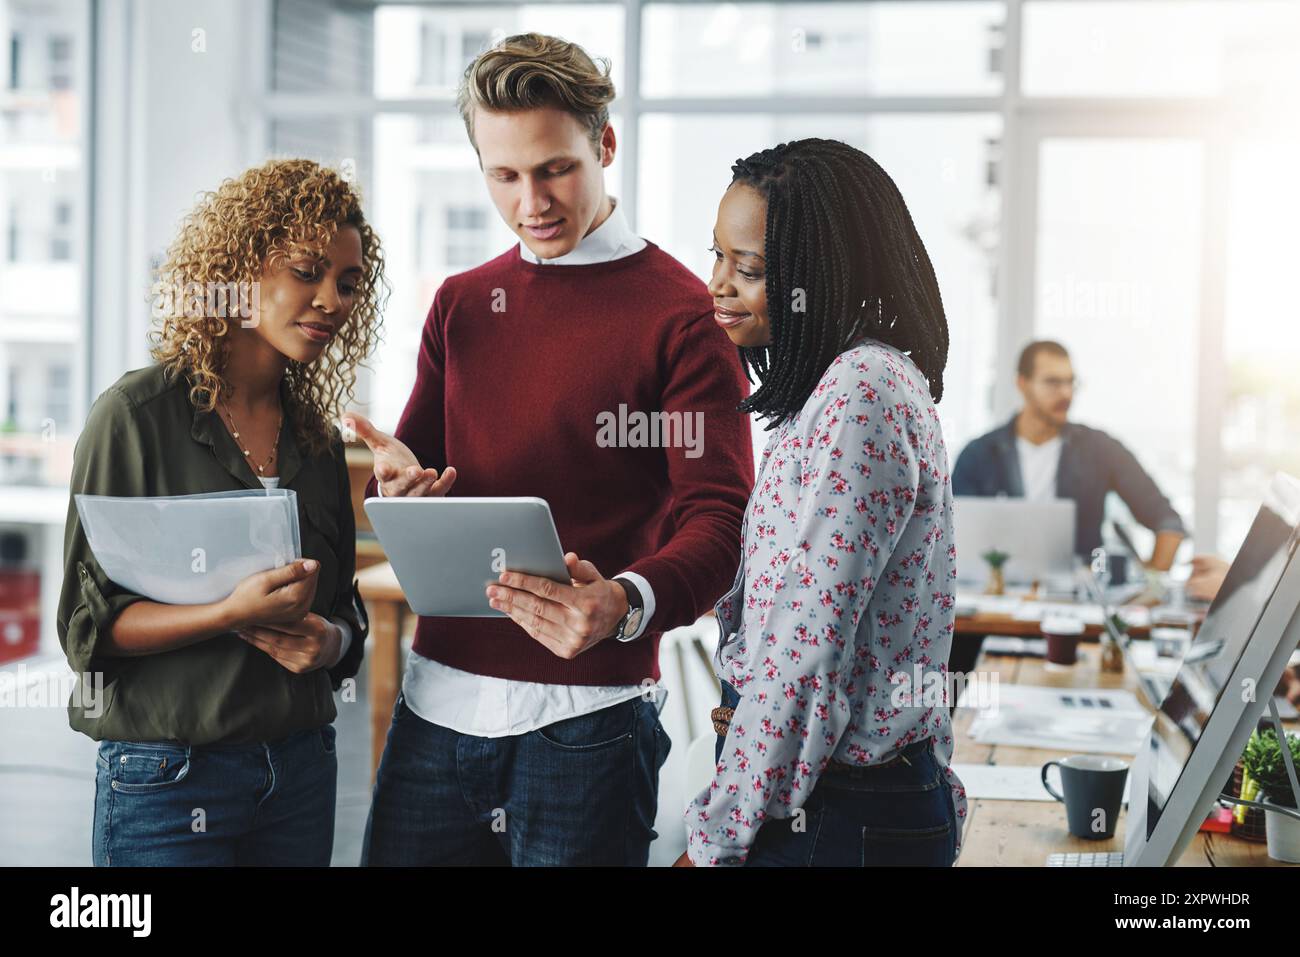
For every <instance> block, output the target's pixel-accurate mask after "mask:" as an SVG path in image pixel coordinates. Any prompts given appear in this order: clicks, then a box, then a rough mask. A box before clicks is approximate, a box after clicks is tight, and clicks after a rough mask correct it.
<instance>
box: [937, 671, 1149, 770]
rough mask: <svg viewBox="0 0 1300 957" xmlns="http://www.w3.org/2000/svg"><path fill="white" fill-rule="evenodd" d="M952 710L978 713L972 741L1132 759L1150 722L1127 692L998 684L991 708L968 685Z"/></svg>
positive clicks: (972, 731)
mask: <svg viewBox="0 0 1300 957" xmlns="http://www.w3.org/2000/svg"><path fill="white" fill-rule="evenodd" d="M983 694H984V695H986V696H987V694H988V692H987V691H983ZM957 707H959V708H963V707H978V710H977V712H976V714H975V718H974V720H972V721H971V726H970V736H971V737H972V738H973V739H974V740H976V741H979V742H982V743H984V744H1008V745H1012V746H1015V747H1022V748H1052V749H1061V750H1065V751H1067V752H1069V753H1074V752H1089V753H1098V754H1136V753H1137V751H1138V749H1139V748H1140V747H1141V746H1142V743H1143V741H1144V740H1145V739H1146V733H1147V729H1148V728H1149V727H1150V726H1151V717H1152V716H1151V714H1150V713H1149V712H1147V711H1146V710H1144V709H1143V707H1142V705H1141V704H1140V703H1139V702H1138V700H1137V698H1136V697H1135V696H1134V695H1133V693H1132V692H1129V691H1122V690H1112V689H1103V688H1047V687H1035V686H1033V685H1008V684H1002V683H999V684H997V685H996V686H994V688H993V695H992V702H991V706H990V703H989V702H987V701H976V700H975V699H974V697H973V696H972V686H971V685H967V686H966V688H965V689H964V690H963V691H962V694H961V697H960V698H959V699H958V701H957Z"/></svg>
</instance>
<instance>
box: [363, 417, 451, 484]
mask: <svg viewBox="0 0 1300 957" xmlns="http://www.w3.org/2000/svg"><path fill="white" fill-rule="evenodd" d="M343 426H344V428H348V429H351V430H352V431H353V432H355V433H356V434H357V437H358V438H360V439H361V441H362V442H365V443H366V445H367V446H368V447H369V449H370V452H371V454H372V455H374V457H375V479H376V481H378V482H379V494H381V495H383V496H384V497H385V498H401V497H408V498H422V497H435V498H436V497H439V496H442V495H446V494H447V492H448V491H449V490H450V489H451V486H452V483H454V482H455V481H456V470H455V469H454V468H452V467H451V466H450V465H449V466H447V467H446V468H445V469H443V470H442V475H441V476H440V475H439V474H438V470H437V469H426V468H424V467H423V466H421V465H420V462H419V460H418V459H416V457H415V453H413V452H412V451H411V450H410V449H408V448H407V447H406V446H405V445H404V444H403V443H402V442H400V441H398V440H397V439H395V438H393V437H392V436H391V435H388V434H387V433H386V432H380V431H379V430H378V429H376V428H375V427H374V426H373V425H372V424H371V422H370V420H369V419H367V418H366V417H365V416H364V415H359V414H357V413H356V412H349V413H348V414H347V415H345V416H344V417H343Z"/></svg>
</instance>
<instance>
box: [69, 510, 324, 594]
mask: <svg viewBox="0 0 1300 957" xmlns="http://www.w3.org/2000/svg"><path fill="white" fill-rule="evenodd" d="M76 502H77V514H78V515H80V516H81V527H82V529H83V530H84V531H85V533H86V540H87V541H88V542H89V544H90V549H91V551H92V552H94V554H95V560H96V561H98V562H99V565H100V567H101V568H103V569H104V573H105V574H106V575H107V576H108V577H109V578H110V579H111V580H112V581H113V583H114V584H116V585H119V586H120V587H122V588H124V589H126V590H127V591H130V592H134V593H136V594H137V595H143V596H144V597H145V598H148V599H150V600H152V601H158V602H165V603H167V604H170V605H201V604H206V603H208V602H214V601H220V600H221V599H223V598H225V597H226V596H227V595H229V594H230V593H231V592H232V591H234V590H235V586H236V585H238V584H239V583H240V582H241V581H243V580H244V579H245V578H247V577H248V576H249V575H253V574H256V573H257V572H263V571H267V570H268V569H271V568H279V567H280V566H282V565H287V564H288V563H289V562H291V561H293V560H294V559H295V558H300V557H301V556H302V544H301V541H300V539H299V534H298V496H297V493H295V492H294V491H293V490H292V489H266V490H264V491H259V490H257V489H241V490H239V491H235V492H212V493H204V494H201V495H174V496H165V497H147V496H140V497H133V498H117V497H112V496H107V495H78V496H76Z"/></svg>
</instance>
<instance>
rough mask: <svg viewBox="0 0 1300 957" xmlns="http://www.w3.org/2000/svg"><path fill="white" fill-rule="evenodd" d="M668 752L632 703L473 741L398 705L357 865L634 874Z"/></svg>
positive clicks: (658, 728) (652, 719) (663, 737)
mask: <svg viewBox="0 0 1300 957" xmlns="http://www.w3.org/2000/svg"><path fill="white" fill-rule="evenodd" d="M669 747H670V742H669V740H668V735H667V734H666V733H665V732H664V729H663V726H662V725H661V724H660V723H659V714H658V710H657V709H656V707H655V704H654V702H653V701H645V700H643V699H641V698H634V699H632V700H631V701H625V702H622V703H621V704H616V705H611V706H610V707H608V708H604V709H602V710H600V711H595V712H592V713H591V714H585V715H580V716H578V717H576V718H566V719H564V720H562V721H557V722H555V723H554V724H550V725H547V726H546V727H544V728H539V729H537V730H536V731H530V732H528V733H527V734H520V735H509V736H506V737H500V738H480V737H475V736H474V735H468V734H460V733H459V732H457V731H452V730H451V729H449V728H444V727H441V726H440V725H436V724H432V723H431V722H428V721H425V720H424V719H423V718H421V717H420V716H419V715H417V714H416V713H415V712H413V711H412V710H411V709H410V708H408V707H407V706H406V698H405V695H398V698H397V705H396V707H395V708H394V709H393V725H392V727H391V728H390V729H389V732H388V743H387V745H386V746H385V748H384V757H383V760H382V761H381V762H380V764H379V774H378V777H377V779H376V781H375V791H374V797H373V800H372V801H371V805H370V819H369V821H367V823H366V836H365V843H364V845H363V847H362V851H361V863H362V865H363V866H367V865H373V866H427V865H434V864H476V865H489V864H495V865H504V864H513V865H516V866H525V865H568V864H606V865H609V864H613V865H632V866H638V867H644V866H645V864H646V860H647V858H648V856H649V852H650V842H651V841H653V840H654V839H655V837H656V836H657V835H656V834H655V831H654V819H655V812H656V811H657V809H658V803H659V801H658V796H659V769H660V768H661V767H662V766H663V763H664V761H665V759H667V757H668V749H669Z"/></svg>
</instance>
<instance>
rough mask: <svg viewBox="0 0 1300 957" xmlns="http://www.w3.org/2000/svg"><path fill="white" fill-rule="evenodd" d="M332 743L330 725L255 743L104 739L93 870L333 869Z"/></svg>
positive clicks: (334, 772) (334, 759) (98, 777)
mask: <svg viewBox="0 0 1300 957" xmlns="http://www.w3.org/2000/svg"><path fill="white" fill-rule="evenodd" d="M334 738H335V731H334V726H333V725H332V724H326V725H322V726H321V727H319V728H312V729H310V730H307V731H299V732H298V733H296V734H291V735H289V736H288V737H286V738H282V739H281V740H279V741H272V742H263V743H259V744H244V745H207V746H200V747H189V746H186V745H183V744H174V743H169V742H157V741H101V742H100V745H99V756H98V758H97V759H96V766H97V774H96V776H95V824H94V829H93V835H92V856H93V860H94V863H95V866H96V867H109V866H127V867H131V866H147V867H159V866H165V867H184V866H196V865H197V866H234V865H262V866H276V867H297V866H312V867H328V866H329V862H330V854H331V853H332V852H333V850H334V800H335V794H336V788H337V784H338V756H337V755H336V754H335V752H334Z"/></svg>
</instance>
